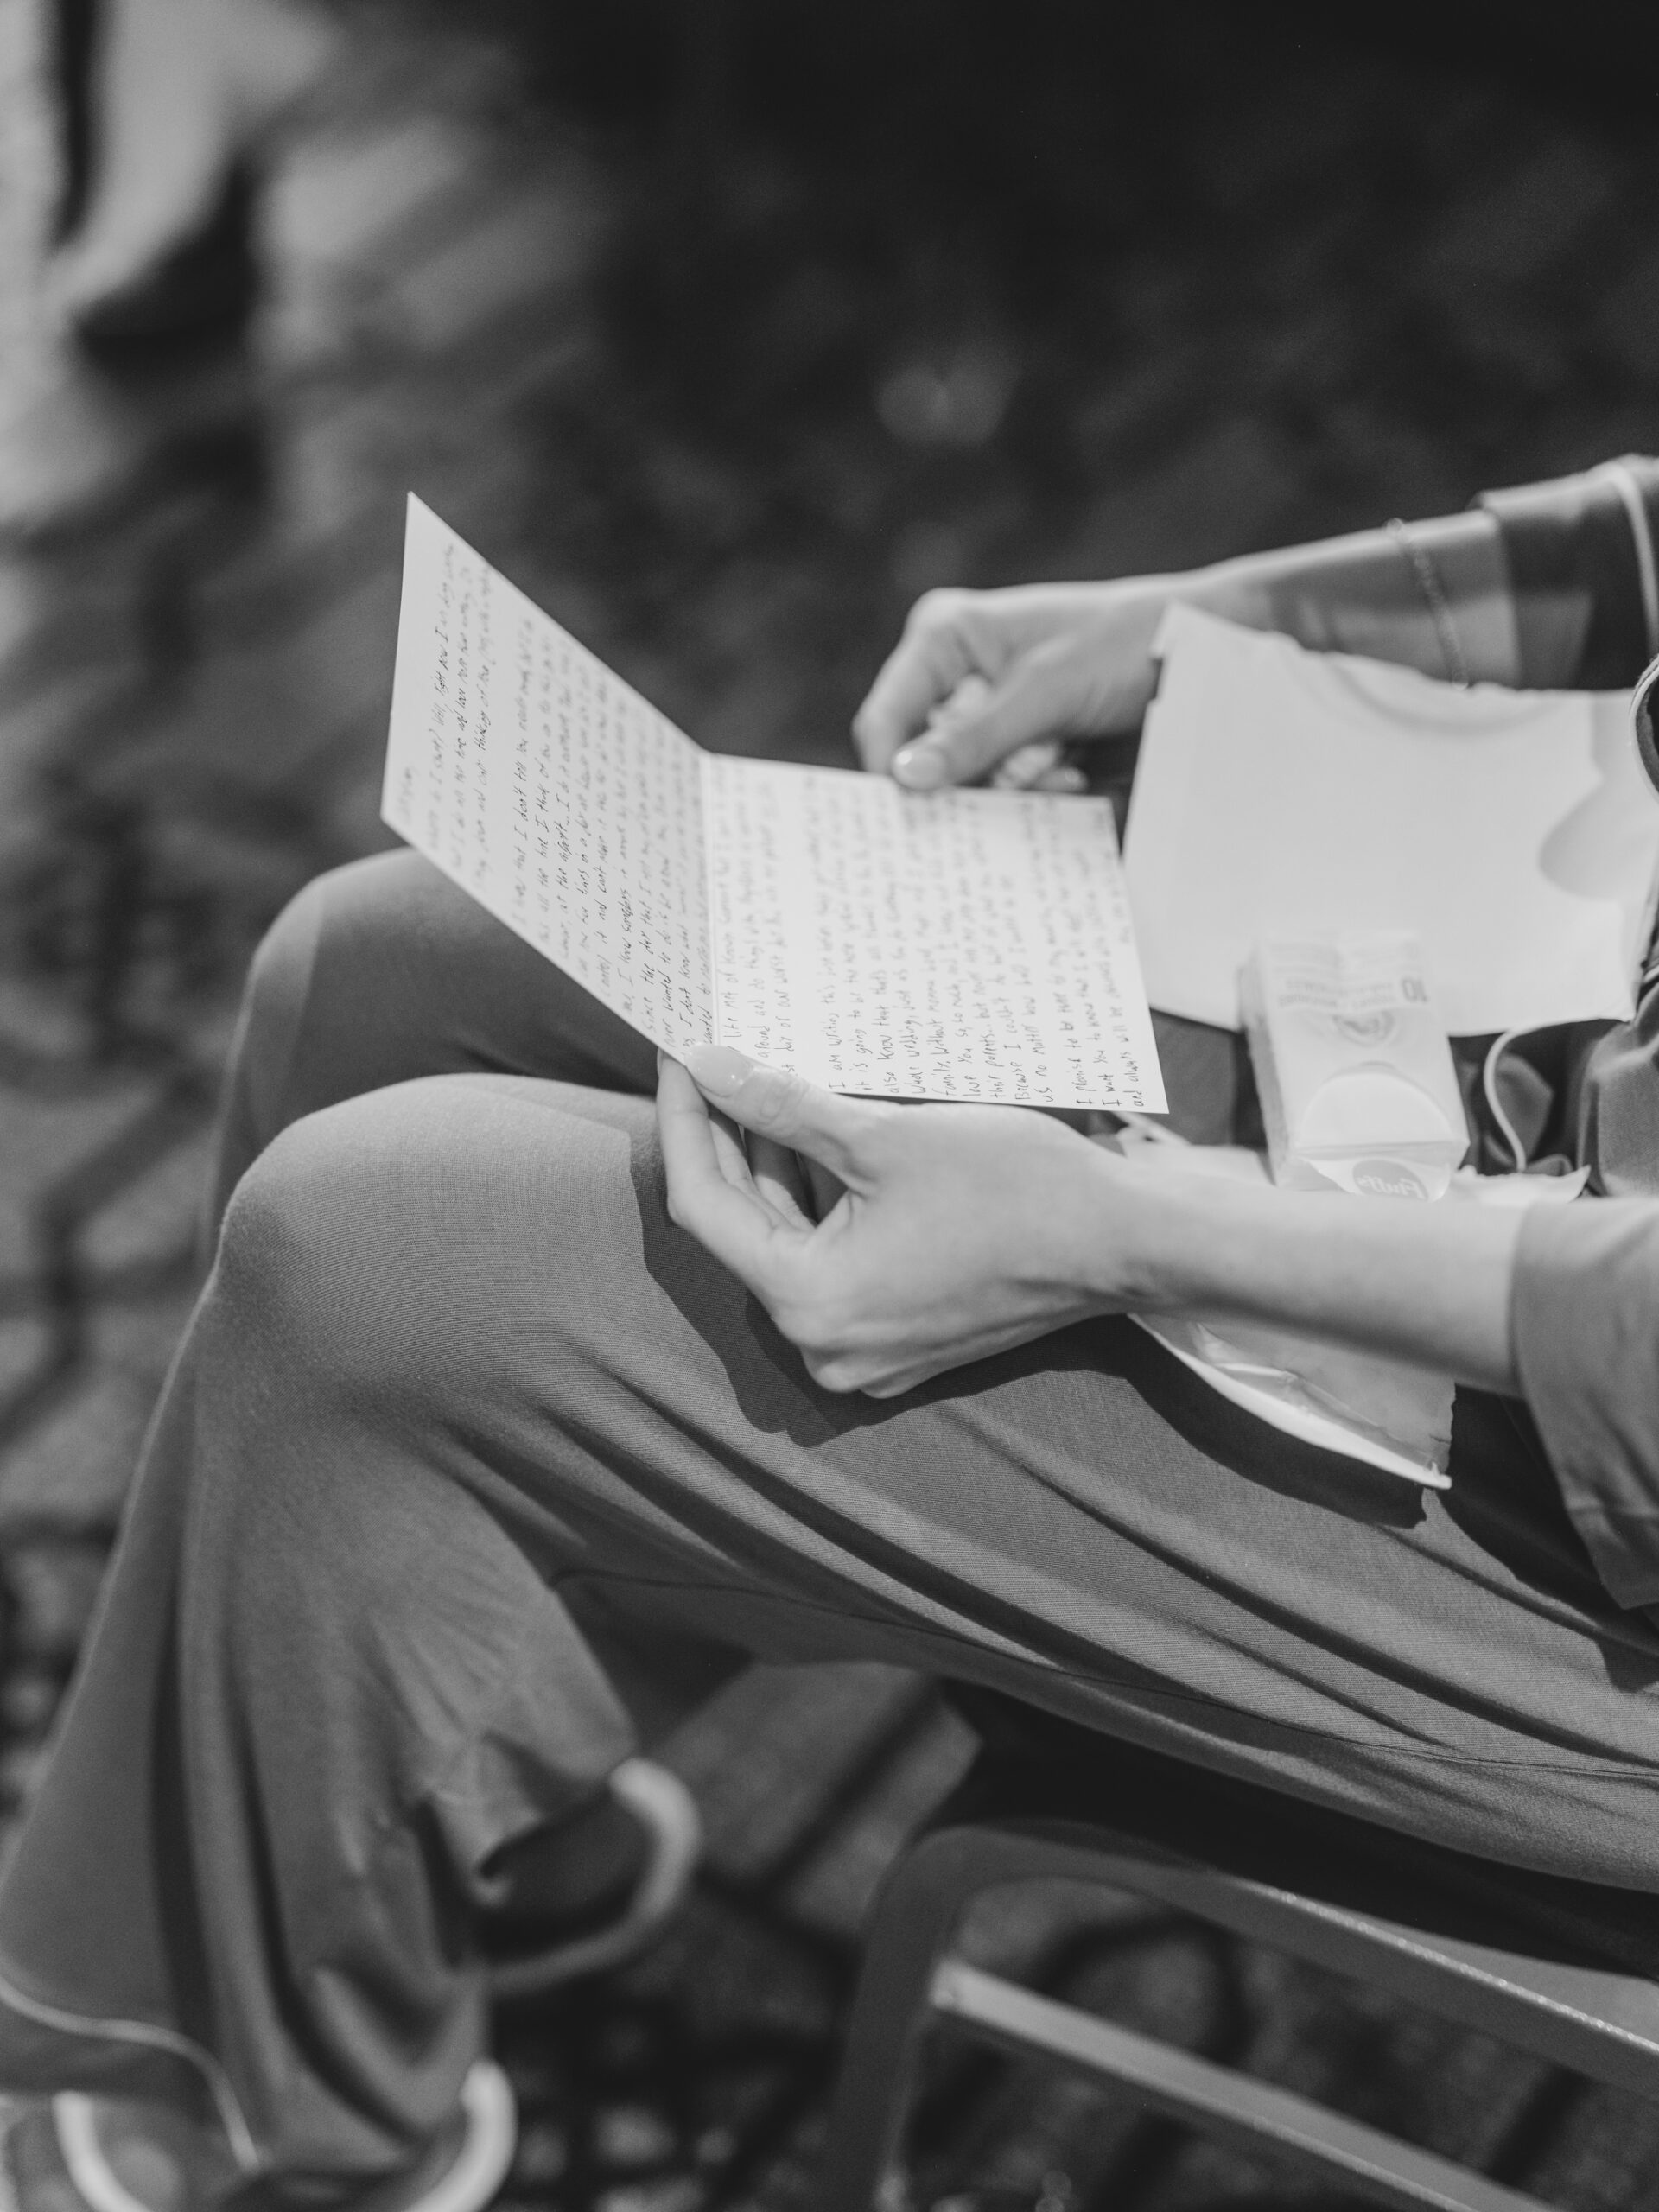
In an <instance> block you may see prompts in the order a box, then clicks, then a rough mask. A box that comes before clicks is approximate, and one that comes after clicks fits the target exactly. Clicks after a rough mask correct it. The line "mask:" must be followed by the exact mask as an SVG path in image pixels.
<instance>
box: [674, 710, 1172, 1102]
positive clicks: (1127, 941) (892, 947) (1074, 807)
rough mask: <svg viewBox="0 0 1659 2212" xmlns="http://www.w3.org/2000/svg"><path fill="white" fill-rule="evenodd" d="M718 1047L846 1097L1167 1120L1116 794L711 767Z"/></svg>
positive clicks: (758, 766)
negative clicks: (968, 1102) (1160, 1115)
mask: <svg viewBox="0 0 1659 2212" xmlns="http://www.w3.org/2000/svg"><path fill="white" fill-rule="evenodd" d="M703 809H704V820H705V823H706V828H707V835H708V839H709V855H710V870H709V882H710V891H711V902H712V916H713V925H714V940H715V974H716V977H717V983H716V994H717V1000H718V1016H719V1029H720V1037H721V1042H722V1043H725V1044H728V1045H735V1046H738V1047H739V1049H740V1050H741V1051H743V1052H751V1053H753V1055H754V1057H755V1058H758V1059H765V1060H769V1061H771V1062H772V1063H773V1064H774V1065H777V1066H780V1067H790V1068H793V1069H795V1070H796V1071H798V1073H800V1074H802V1075H805V1076H809V1077H811V1078H812V1080H813V1081H815V1082H817V1083H822V1084H828V1085H829V1088H830V1089H832V1090H855V1091H870V1092H875V1093H885V1094H886V1095H887V1096H892V1097H896V1098H962V1099H980V1100H985V1101H997V1102H1001V1103H1010V1104H1014V1103H1017V1104H1023V1105H1031V1106H1069V1107H1088V1106H1094V1107H1113V1106H1124V1107H1133V1108H1138V1109H1142V1110H1145V1111H1148V1112H1154V1113H1155V1112H1161V1111H1162V1110H1163V1108H1164V1094H1163V1087H1162V1083H1161V1080H1160V1074H1159V1068H1158V1057H1157V1052H1156V1051H1155V1049H1154V1044H1153V1039H1152V1025H1151V1020H1150V1017H1149V1016H1148V1014H1147V1004H1146V999H1145V996H1144V994H1143V993H1142V991H1141V978H1140V971H1139V967H1138V964H1137V962H1136V959H1135V942H1134V935H1133V931H1132V929H1131V925H1130V921H1129V913H1128V899H1127V896H1126V894H1125V892H1124V888H1123V881H1122V872H1121V869H1120V867H1119V863H1118V858H1117V841H1116V834H1115V831H1114V828H1113V823H1112V813H1111V807H1110V804H1109V802H1108V801H1107V800H1105V799H1078V798H1066V799H1056V798H1048V797H1046V796H1039V795H1035V794H1026V793H1021V792H1013V791H944V792H935V793H932V794H930V795H928V796H926V797H922V796H918V795H916V794H912V793H906V792H903V791H899V788H898V786H897V785H894V784H893V783H890V782H888V781H887V780H886V779H884V778H880V777H875V776H861V775H855V774H852V773H849V772H846V771H844V770H839V769H833V768H799V767H793V766H786V765H785V764H783V763H780V762H776V761H760V760H730V759H726V758H723V757H721V756H720V755H717V754H712V753H711V754H705V755H704V758H703Z"/></svg>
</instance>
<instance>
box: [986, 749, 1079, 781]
mask: <svg viewBox="0 0 1659 2212" xmlns="http://www.w3.org/2000/svg"><path fill="white" fill-rule="evenodd" d="M1061 750H1062V748H1061V745H1060V741H1059V739H1058V737H1046V738H1043V739H1040V740H1039V741H1038V742H1037V743H1036V744H1034V745H1017V746H1015V747H1014V751H1013V752H1012V753H1009V755H1008V757H1007V760H1003V761H1001V762H999V763H998V765H997V767H996V769H995V772H994V774H993V775H992V777H991V781H992V783H993V784H994V785H995V786H996V788H997V790H998V791H1041V790H1043V789H1044V780H1043V779H1044V778H1045V777H1046V776H1050V775H1052V774H1053V773H1054V772H1055V771H1056V770H1057V769H1058V767H1059V766H1060V754H1061Z"/></svg>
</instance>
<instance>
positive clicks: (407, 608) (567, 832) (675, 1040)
mask: <svg viewBox="0 0 1659 2212" xmlns="http://www.w3.org/2000/svg"><path fill="white" fill-rule="evenodd" d="M702 758H703V756H702V753H701V752H700V751H699V749H698V747H696V746H695V745H693V744H692V742H691V741H690V738H689V737H685V736H683V735H682V734H681V733H680V732H679V731H678V730H677V729H676V728H674V726H673V724H672V723H671V722H670V721H667V720H666V719H665V718H664V716H663V715H659V714H658V712H657V710H656V709H655V708H654V707H652V706H650V705H649V704H647V702H645V700H644V699H642V698H641V697H640V696H639V694H638V692H636V691H633V690H630V689H629V687H628V686H627V685H626V683H623V682H622V681H621V679H620V677H615V676H613V675H612V674H611V672H610V671H609V670H608V669H607V668H606V667H605V665H604V664H603V663H602V662H601V661H599V660H596V659H595V658H594V655H593V654H592V653H590V652H588V651H587V650H586V649H585V648H584V647H583V646H582V645H578V644H577V643H576V641H575V639H574V638H571V637H569V636H568V635H567V634H566V632H564V631H563V630H562V629H561V628H560V627H559V626H558V624H557V623H556V622H555V621H553V620H551V619H550V617H549V616H547V615H545V614H543V613H542V611H541V610H540V608H539V607H536V606H535V605H534V604H533V603H532V602H531V601H530V600H528V599H526V598H525V597H524V594H523V593H522V592H521V591H518V590H517V589H515V588H514V587H513V586H512V584H510V583H508V582H507V581H506V579H505V577H503V576H499V575H497V574H496V572H495V571H494V570H493V569H492V568H490V566H489V565H488V563H486V562H485V561H483V560H481V559H480V557H479V556H478V555H477V554H476V553H474V552H473V550H471V548H470V547H468V546H467V545H466V544H464V543H462V542H461V539H460V538H459V537H456V536H455V535H454V531H451V530H449V529H448V528H447V527H446V526H445V524H442V522H440V521H439V520H438V518H437V517H436V516H435V514H433V513H432V512H431V511H430V510H429V508H427V507H424V506H423V505H421V503H420V501H419V500H417V499H411V500H410V512H409V540H408V546H407V550H406V552H405V556H404V600H403V611H402V615H401V618H400V620H399V623H398V629H397V677H396V681H395V683H394V686H393V690H392V706H391V739H390V741H389V743H388V746H387V750H386V776H385V791H384V797H383V804H382V812H383V813H384V815H385V819H386V821H387V822H388V823H390V824H391V827H392V828H393V829H396V830H397V831H398V832H399V834H400V835H401V836H404V837H406V838H407V839H408V840H409V842H410V844H411V845H413V846H415V848H416V849H417V850H418V851H420V852H423V853H424V854H425V855H426V856H427V858H428V859H429V860H430V861H435V862H436V864H437V865H438V867H440V868H442V870H443V871H444V873H445V874H447V875H449V876H453V877H454V880H455V881H456V882H457V883H459V884H460V885H461V887H462V888H463V889H464V890H467V891H470V892H471V893H472V894H473V896H474V898H475V899H478V900H480V903H481V904H482V905H483V906H486V907H487V908H488V909H489V911H490V912H491V913H493V914H494V915H495V916H497V918H499V920H501V921H504V922H505V923H506V924H507V925H508V927H509V928H511V929H513V930H516V931H518V935H519V936H520V937H522V938H527V939H528V940H529V942H530V943H531V944H533V945H535V946H536V947H537V950H540V951H542V952H544V953H545V954H546V955H547V957H548V958H549V959H550V960H551V961H553V962H554V963H556V966H558V967H560V968H562V969H563V970H564V971H565V973H566V974H567V975H569V976H574V977H575V980H576V982H579V983H582V984H583V985H585V986H586V988H588V990H590V991H591V992H592V993H593V994H594V997H595V998H597V999H600V1000H602V1001H603V1002H604V1003H605V1004H606V1005H607V1007H610V1008H611V1009H612V1010H613V1012H614V1013H616V1014H620V1015H621V1016H622V1018H623V1020H625V1021H627V1022H630V1023H632V1026H633V1027H634V1028H636V1029H639V1030H641V1031H643V1033H645V1035H646V1036H647V1037H649V1038H651V1039H652V1040H653V1041H654V1042H655V1043H657V1044H658V1045H661V1046H664V1048H665V1049H666V1050H667V1051H669V1052H683V1051H684V1050H685V1048H686V1047H687V1046H689V1045H693V1044H696V1043H699V1042H708V1041H709V1040H710V1039H712V1038H713V1035H714V996H713V988H712V979H711V976H710V970H709V922H708V910H707V900H706V893H705V888H704V868H703V843H702V799H701V796H700V786H699V768H700V764H701V762H702Z"/></svg>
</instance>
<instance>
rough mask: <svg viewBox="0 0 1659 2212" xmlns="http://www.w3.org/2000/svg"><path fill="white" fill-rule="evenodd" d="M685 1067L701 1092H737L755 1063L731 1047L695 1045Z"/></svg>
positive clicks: (689, 1053) (687, 1057) (688, 1055)
mask: <svg viewBox="0 0 1659 2212" xmlns="http://www.w3.org/2000/svg"><path fill="white" fill-rule="evenodd" d="M685 1065H686V1067H687V1069H688V1071H690V1077H691V1080H692V1081H693V1082H694V1083H695V1084H696V1086H697V1088H698V1090H736V1089H737V1086H738V1084H740V1083H741V1082H742V1080H743V1078H744V1077H745V1076H746V1075H747V1074H749V1073H750V1072H751V1071H752V1070H753V1066H754V1062H753V1060H750V1059H746V1058H744V1056H743V1054H742V1053H741V1052H737V1051H736V1050H734V1047H733V1046H730V1045H693V1046H691V1048H690V1051H689V1052H687V1053H686V1056H685Z"/></svg>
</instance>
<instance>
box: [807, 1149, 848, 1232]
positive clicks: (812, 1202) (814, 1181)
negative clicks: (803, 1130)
mask: <svg viewBox="0 0 1659 2212" xmlns="http://www.w3.org/2000/svg"><path fill="white" fill-rule="evenodd" d="M795 1157H796V1158H797V1159H798V1160H800V1162H801V1166H802V1167H803V1169H804V1171H805V1174H806V1185H807V1189H808V1191H809V1192H810V1199H809V1201H808V1205H807V1211H808V1212H809V1213H810V1215H811V1217H812V1218H813V1220H814V1221H823V1220H824V1219H825V1218H826V1217H828V1216H829V1215H830V1214H832V1213H833V1212H834V1211H835V1210H836V1207H837V1206H838V1205H840V1204H841V1201H842V1198H844V1197H845V1196H846V1192H847V1185H845V1184H844V1183H843V1182H842V1179H841V1178H840V1176H839V1175H832V1174H831V1173H829V1169H828V1168H827V1167H820V1166H819V1165H818V1163H817V1160H810V1159H807V1158H806V1157H804V1155H803V1154H800V1153H797V1154H796V1155H795Z"/></svg>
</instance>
